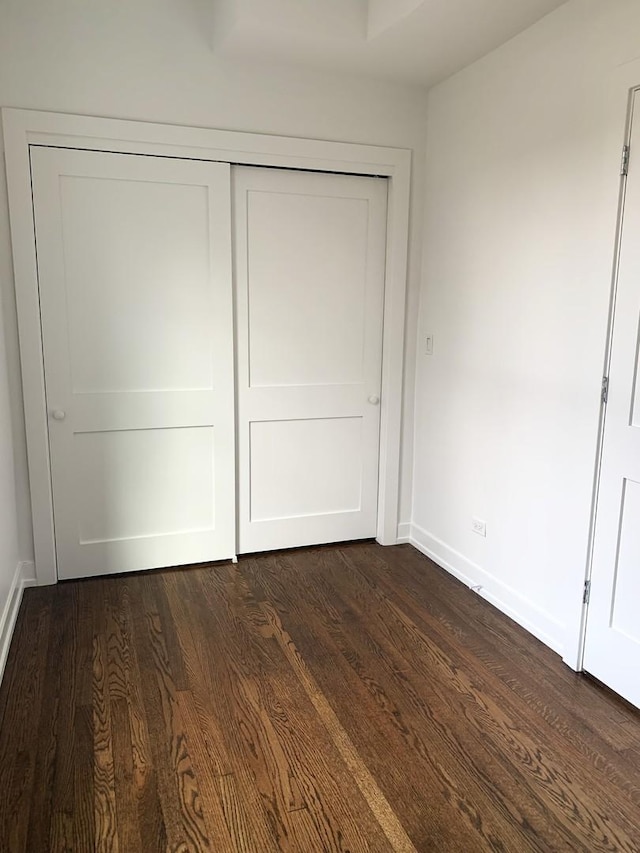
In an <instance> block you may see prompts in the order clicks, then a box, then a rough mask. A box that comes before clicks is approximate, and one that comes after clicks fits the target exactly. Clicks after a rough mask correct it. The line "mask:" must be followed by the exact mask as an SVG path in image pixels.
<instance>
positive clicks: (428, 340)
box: [424, 335, 433, 355]
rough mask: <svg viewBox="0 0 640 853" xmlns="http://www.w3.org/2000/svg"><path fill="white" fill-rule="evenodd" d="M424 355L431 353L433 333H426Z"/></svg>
mask: <svg viewBox="0 0 640 853" xmlns="http://www.w3.org/2000/svg"><path fill="white" fill-rule="evenodd" d="M424 352H425V355H433V335H427V337H426V338H425V339H424Z"/></svg>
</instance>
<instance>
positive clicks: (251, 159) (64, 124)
mask: <svg viewBox="0 0 640 853" xmlns="http://www.w3.org/2000/svg"><path fill="white" fill-rule="evenodd" d="M1 113H2V127H3V136H4V143H5V163H6V174H7V190H8V197H9V213H10V219H11V245H12V252H13V267H14V278H15V292H16V305H17V316H18V327H19V333H20V334H19V344H20V358H21V371H22V384H23V398H24V410H25V426H26V440H27V454H28V461H29V469H28V473H29V488H30V497H31V508H32V515H33V536H34V548H35V569H36V576H37V582H38V583H39V584H50V583H55V582H56V579H57V576H58V575H57V559H56V550H55V539H54V529H53V500H52V490H51V480H50V458H49V440H48V427H49V414H48V411H47V408H46V401H45V393H44V371H43V355H42V340H41V322H40V305H39V293H38V278H37V265H36V253H35V243H34V216H33V205H32V197H31V195H32V188H31V170H30V159H29V151H30V148H32V147H33V146H48V147H56V148H68V149H83V150H87V151H111V152H120V153H123V154H138V155H146V156H155V157H173V158H183V159H184V158H188V159H192V160H206V161H220V162H224V163H236V164H244V165H257V166H271V167H280V168H298V169H311V170H315V171H321V172H336V173H350V174H357V175H372V176H384V177H386V178H388V185H389V194H388V206H387V231H386V241H387V246H386V248H387V252H386V265H385V302H384V346H383V361H382V392H383V393H382V395H381V396H382V402H381V406H380V416H381V423H380V478H379V492H378V526H377V531H376V538H377V540H378V541H379V542H381V543H382V544H393V543H394V542H396V540H397V524H398V495H399V483H400V453H401V407H402V383H403V357H404V329H405V298H406V284H407V241H408V236H409V200H410V179H411V152H410V151H408V150H405V149H400V148H387V147H380V146H375V145H362V144H357V143H346V142H329V141H326V140H319V139H302V138H295V137H285V136H276V135H265V134H257V133H248V132H237V131H229V130H220V129H214V128H205V127H189V126H182V125H170V124H158V123H152V122H142V121H130V120H120V119H111V118H104V117H97V116H87V115H72V114H63V113H51V112H42V111H38V110H22V109H14V108H3V109H2V110H1Z"/></svg>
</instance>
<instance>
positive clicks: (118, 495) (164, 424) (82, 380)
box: [31, 148, 235, 578]
mask: <svg viewBox="0 0 640 853" xmlns="http://www.w3.org/2000/svg"><path fill="white" fill-rule="evenodd" d="M31 157H32V174H33V200H34V212H35V222H36V242H37V249H38V276H39V287H40V303H41V316H42V332H43V345H44V357H45V382H46V393H47V406H48V409H49V445H50V455H51V473H52V485H53V499H54V516H55V535H56V551H57V558H58V575H59V577H62V578H65V577H81V576H86V575H97V574H105V573H109V572H121V571H135V570H138V569H145V568H154V567H158V566H166V565H181V564H187V563H193V562H204V561H209V560H216V559H222V558H227V557H230V556H233V554H234V553H235V459H234V455H235V433H234V394H233V318H232V280H231V229H230V169H229V166H228V165H225V164H220V163H204V162H195V161H184V160H177V159H170V158H159V157H141V156H135V155H123V154H111V153H105V152H97V151H76V150H64V149H54V148H34V149H32V153H31Z"/></svg>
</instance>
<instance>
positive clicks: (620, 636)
mask: <svg viewBox="0 0 640 853" xmlns="http://www.w3.org/2000/svg"><path fill="white" fill-rule="evenodd" d="M637 97H638V96H637V95H636V98H637ZM635 124H636V127H635V128H634V141H635V142H636V146H635V147H637V149H638V150H637V151H636V152H635V154H636V155H637V154H638V153H639V152H640V131H639V130H638V128H637V121H636V123H635ZM631 147H632V150H633V149H634V145H633V144H632V146H631ZM639 166H640V160H638V158H637V156H636V157H635V158H633V157H632V158H631V162H630V167H629V176H628V179H627V193H626V202H625V208H624V220H623V230H622V244H621V254H620V267H619V275H618V285H617V295H616V304H615V313H614V326H613V339H612V350H611V364H610V375H609V399H608V403H607V407H606V416H605V430H604V443H603V452H602V463H601V475H600V478H601V479H600V490H599V496H598V507H597V516H596V531H595V541H594V554H593V573H592V579H591V595H590V603H589V611H588V618H587V634H586V646H585V658H584V668H585V669H586V670H587V672H590V673H591V674H592V675H595V676H596V678H598V679H600V681H602V682H604V683H605V684H607V685H608V686H609V687H611V688H612V689H613V690H615V691H616V692H617V693H620V694H621V695H622V696H624V697H625V698H626V699H628V700H629V701H630V702H632V703H633V704H634V705H637V706H638V707H640V619H639V618H638V605H639V604H640V172H639V168H638V167H639Z"/></svg>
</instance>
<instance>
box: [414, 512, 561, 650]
mask: <svg viewBox="0 0 640 853" xmlns="http://www.w3.org/2000/svg"><path fill="white" fill-rule="evenodd" d="M408 541H409V542H410V543H411V545H413V547H414V548H417V550H418V551H420V552H421V553H422V554H424V555H425V556H426V557H429V559H431V560H433V562H434V563H436V564H437V565H438V566H440V567H441V568H443V569H444V570H445V571H447V572H449V574H451V575H453V576H454V577H455V578H457V579H458V580H459V581H461V582H462V583H463V584H464V585H465V586H468V587H469V589H472V590H473V591H474V592H476V593H477V594H478V595H479V596H481V597H482V598H484V599H485V600H486V601H488V602H489V603H490V604H492V605H493V606H494V607H496V608H497V609H498V610H500V611H501V612H502V613H504V614H505V615H506V616H509V618H510V619H513V621H514V622H517V623H518V625H520V626H521V627H522V628H524V629H525V630H526V631H529V633H530V634H533V636H534V637H537V638H538V640H540V641H541V642H542V643H544V644H545V646H548V647H549V648H550V649H553V651H554V652H557V653H558V654H559V655H562V653H563V651H564V642H563V639H562V638H563V637H564V633H565V628H564V626H563V625H562V624H561V623H560V622H558V621H557V620H556V619H554V618H553V617H552V616H550V615H549V614H548V613H545V612H544V611H543V610H541V609H540V608H538V607H536V606H535V605H533V604H531V602H529V601H527V600H526V599H525V598H523V597H522V596H521V595H520V594H519V593H518V592H516V591H515V590H514V589H512V588H511V587H510V586H508V585H507V584H505V583H503V582H502V581H500V580H498V579H497V578H496V577H494V576H493V575H492V574H491V573H490V572H488V571H486V569H483V568H481V567H480V566H478V565H477V564H476V563H473V562H472V561H471V560H468V559H467V558H466V557H465V556H463V555H462V554H460V552H459V551H456V550H455V549H453V548H451V547H449V545H447V544H446V543H445V542H442V541H441V540H440V539H438V538H437V537H435V536H432V535H431V534H430V533H429V532H428V531H426V530H423V528H421V527H419V526H418V525H417V524H412V525H411V532H410V536H409V540H408Z"/></svg>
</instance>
